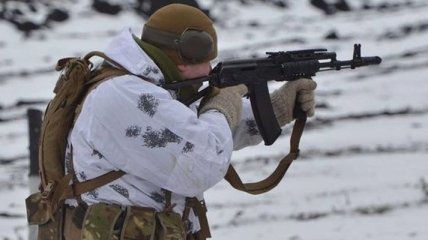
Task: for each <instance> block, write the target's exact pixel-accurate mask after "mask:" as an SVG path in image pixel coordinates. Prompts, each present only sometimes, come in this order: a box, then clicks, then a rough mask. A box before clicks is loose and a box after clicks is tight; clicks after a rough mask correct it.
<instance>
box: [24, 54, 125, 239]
mask: <svg viewBox="0 0 428 240" xmlns="http://www.w3.org/2000/svg"><path fill="white" fill-rule="evenodd" d="M93 56H98V57H101V58H103V59H104V60H107V61H108V62H110V63H112V64H114V65H115V66H116V67H112V66H110V65H109V66H105V67H101V68H100V69H94V67H93V63H92V62H91V61H90V58H91V57H93ZM55 69H56V70H57V71H62V74H61V75H60V76H59V78H58V80H57V83H56V86H55V88H54V93H55V96H54V98H53V99H52V100H51V101H50V102H49V104H48V106H47V108H46V111H45V116H44V119H43V122H42V127H41V134H40V144H39V174H40V179H41V183H40V187H39V189H40V192H37V193H34V194H32V195H30V196H29V197H28V198H27V199H26V206H27V218H28V219H27V220H28V223H29V224H37V225H39V236H40V234H43V236H46V237H47V238H48V239H56V238H55V237H56V236H58V232H57V231H58V229H60V228H58V227H60V224H61V221H60V220H61V215H62V214H61V206H62V205H63V203H64V201H65V199H68V198H75V197H77V196H80V195H81V194H82V193H85V192H88V191H91V190H93V189H95V188H97V187H100V186H102V185H105V184H107V183H109V182H111V181H113V180H115V179H117V178H119V177H121V176H122V175H123V174H124V172H122V171H112V172H109V173H106V174H104V175H102V176H99V177H97V178H95V179H92V180H88V181H85V182H73V184H71V185H70V183H71V180H72V179H73V175H74V174H73V173H69V174H66V175H65V172H64V163H65V148H66V144H67V137H68V134H69V132H70V130H71V129H72V127H73V124H74V121H75V120H76V118H77V116H78V114H79V112H80V109H81V105H82V103H83V101H84V98H85V97H86V95H87V94H88V93H89V92H90V91H91V90H92V89H94V88H95V87H96V86H98V85H99V84H100V83H102V82H103V81H105V80H108V79H110V78H112V77H115V76H120V75H124V74H130V73H129V72H128V71H127V70H126V69H125V68H124V67H122V66H121V65H120V64H118V63H116V62H115V61H114V60H112V59H110V58H109V57H107V56H106V55H105V54H103V53H102V52H97V51H94V52H90V53H88V54H86V55H85V56H84V57H83V58H63V59H60V60H59V61H58V63H57V65H56V68H55ZM49 236H51V237H49Z"/></svg>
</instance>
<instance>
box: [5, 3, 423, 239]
mask: <svg viewBox="0 0 428 240" xmlns="http://www.w3.org/2000/svg"><path fill="white" fill-rule="evenodd" d="M173 2H180V3H185V4H189V5H192V6H195V7H199V8H200V9H202V10H203V11H204V12H206V13H207V14H208V15H209V16H210V17H211V18H212V19H213V20H214V21H215V25H216V27H217V32H218V37H219V51H220V52H219V57H218V59H216V60H215V61H214V62H213V64H216V63H217V62H219V61H224V60H231V59H239V58H254V57H264V56H266V55H265V52H268V51H291V50H302V49H313V48H325V49H328V50H329V51H334V52H336V53H337V58H338V59H339V60H348V59H351V58H352V50H353V45H354V44H355V43H359V44H361V45H362V55H363V56H375V55H377V56H380V57H382V59H383V62H382V64H381V65H379V66H371V67H365V68H359V69H355V70H348V69H347V70H343V71H339V72H334V71H333V72H324V73H319V74H318V75H317V76H315V77H314V79H315V80H316V81H317V83H318V88H317V92H316V97H317V111H316V116H315V117H314V118H312V119H310V120H309V122H308V125H307V128H306V130H305V132H304V134H303V137H302V141H301V157H300V158H299V159H298V160H297V161H295V162H294V163H293V165H292V166H291V168H290V169H289V172H288V173H287V175H286V177H285V178H284V180H283V182H281V184H279V186H278V187H277V188H275V189H274V190H272V191H271V192H269V193H267V194H264V195H260V196H250V195H247V194H245V193H240V192H237V191H236V190H234V189H232V188H231V187H230V186H229V185H228V184H227V183H226V182H224V181H222V182H220V183H219V184H218V185H216V186H215V187H214V188H213V189H211V190H209V191H208V192H207V193H206V202H207V205H208V209H209V211H208V217H209V221H210V223H211V229H212V235H213V239H287V240H321V239H325V240H327V239H328V240H339V239H340V240H342V239H349V240H351V239H352V240H355V239H376V240H383V239H385V240H386V239H388V240H391V239H397V240H403V239H409V240H410V239H412V240H413V239H417V240H426V239H428V227H427V226H428V224H427V223H428V16H427V12H428V2H426V1H425V0H217V1H214V0H194V1H190V0H189V1H156V0H152V1H149V0H88V1H84V0H56V1H53V0H39V1H31V0H25V1H24V0H21V1H18V0H13V1H12V0H2V1H1V2H0V199H1V204H0V239H8V240H9V239H28V235H29V228H28V226H27V223H26V216H25V214H26V213H25V204H24V199H25V198H26V197H27V196H28V195H29V193H30V189H29V187H30V185H37V180H34V179H33V178H30V177H29V174H30V161H29V159H30V156H31V154H30V150H31V149H30V148H29V146H30V138H29V128H30V127H29V121H28V110H30V109H34V110H40V111H43V110H44V108H45V107H46V104H47V103H48V101H49V99H50V98H52V97H53V93H52V89H53V87H54V85H55V82H56V79H57V77H58V75H59V73H58V72H55V70H54V66H55V64H56V61H57V60H58V59H59V58H63V57H69V56H82V55H84V54H85V53H87V52H89V51H92V50H101V51H102V50H103V49H104V47H105V46H106V45H107V43H108V42H109V40H110V39H111V38H112V37H113V36H114V35H116V34H118V33H119V32H120V31H121V30H123V29H125V28H129V29H131V30H132V31H133V32H134V33H135V34H136V35H140V33H141V30H142V26H143V24H144V22H145V21H146V19H147V18H148V16H150V14H151V13H153V12H154V11H155V10H157V9H158V8H160V7H161V6H164V5H166V4H169V3H173ZM281 84H282V83H281V82H272V83H271V84H270V90H274V89H275V88H277V87H279V86H281ZM291 127H292V126H291V125H290V126H287V127H286V128H285V129H284V131H283V134H282V136H281V137H280V138H279V139H278V140H277V141H276V142H275V144H274V145H272V146H269V147H266V146H264V145H263V144H260V145H258V146H254V147H251V148H248V149H243V150H241V151H238V152H236V153H235V154H234V155H233V158H232V162H233V164H234V166H235V167H236V169H237V170H238V172H239V173H240V174H242V178H243V179H244V181H256V180H260V179H262V178H263V177H266V176H267V175H268V174H270V172H271V171H272V170H273V169H274V167H275V166H276V164H277V162H278V160H279V159H280V158H281V157H282V156H284V155H285V154H286V153H287V152H288V146H289V133H290V129H291Z"/></svg>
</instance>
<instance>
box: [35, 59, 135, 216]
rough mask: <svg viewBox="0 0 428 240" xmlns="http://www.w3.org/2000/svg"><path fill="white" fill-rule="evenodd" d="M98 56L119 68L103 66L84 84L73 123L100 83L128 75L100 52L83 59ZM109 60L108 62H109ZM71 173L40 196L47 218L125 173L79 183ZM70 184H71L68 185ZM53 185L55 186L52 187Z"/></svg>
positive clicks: (112, 172) (113, 172)
mask: <svg viewBox="0 0 428 240" xmlns="http://www.w3.org/2000/svg"><path fill="white" fill-rule="evenodd" d="M95 55H96V56H99V57H101V58H106V60H107V61H111V62H113V64H115V65H117V66H119V68H116V67H112V66H104V67H103V68H101V69H100V70H97V72H96V75H95V76H94V77H93V78H91V79H90V80H89V81H87V82H86V84H87V85H88V86H89V87H88V90H87V92H86V94H85V96H84V97H83V98H82V101H81V102H80V104H79V105H78V106H77V107H76V109H75V116H74V122H75V121H76V119H77V117H78V116H79V114H80V112H81V110H82V105H83V102H84V101H85V99H86V97H87V96H88V94H89V93H90V92H91V91H92V90H94V89H95V88H96V87H97V86H99V85H100V84H101V83H103V82H105V81H107V80H109V79H111V78H113V77H117V76H121V75H125V74H130V72H129V71H128V70H126V69H125V68H123V67H122V66H121V65H119V64H118V63H114V61H113V60H112V59H110V58H108V57H107V56H106V55H105V54H103V53H102V52H96V51H95V52H90V53H89V54H87V55H86V56H85V59H86V60H87V61H89V58H90V57H92V56H95ZM109 59H110V60H109ZM70 170H71V172H70V173H69V174H67V175H65V176H64V177H62V178H61V180H59V181H58V182H57V183H54V182H51V185H52V186H51V187H47V188H46V189H45V191H44V194H42V196H45V199H46V201H45V202H46V203H47V205H48V206H47V211H48V214H49V216H51V217H52V216H53V213H55V212H56V211H57V209H58V208H59V207H61V204H62V203H63V202H64V201H65V200H66V199H69V198H75V199H77V200H78V201H79V199H78V198H79V196H80V195H81V194H83V193H85V192H89V191H92V190H94V189H96V188H99V187H101V186H104V185H106V184H108V183H110V182H112V181H114V180H116V179H118V178H120V177H122V176H123V175H124V174H125V172H123V171H121V170H119V171H110V172H107V173H105V174H103V175H101V176H98V177H96V178H93V179H90V180H87V181H84V182H79V181H78V180H77V178H76V177H75V176H76V174H75V172H74V169H73V168H72V169H70ZM71 182H72V184H70V183H71ZM53 185H55V186H53ZM51 189H52V190H53V189H55V190H54V191H53V192H50V191H51Z"/></svg>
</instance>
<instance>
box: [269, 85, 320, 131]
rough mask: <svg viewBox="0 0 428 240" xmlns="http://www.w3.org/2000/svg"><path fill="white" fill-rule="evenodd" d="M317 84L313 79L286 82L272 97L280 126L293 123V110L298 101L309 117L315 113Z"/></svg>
mask: <svg viewBox="0 0 428 240" xmlns="http://www.w3.org/2000/svg"><path fill="white" fill-rule="evenodd" d="M316 87H317V84H316V82H315V81H313V80H312V79H307V78H301V79H298V80H296V81H290V82H286V83H285V84H284V85H282V86H281V87H280V88H279V89H277V90H275V91H274V92H273V93H272V94H271V95H270V98H271V101H272V107H273V111H274V113H275V116H276V119H277V120H278V123H279V125H280V126H284V125H285V124H287V123H289V122H291V121H293V119H294V117H293V110H294V105H295V101H296V96H297V101H298V103H299V104H300V106H301V108H302V110H303V111H304V112H305V113H306V115H307V116H308V117H312V116H313V115H314V113H315V94H314V90H315V88H316Z"/></svg>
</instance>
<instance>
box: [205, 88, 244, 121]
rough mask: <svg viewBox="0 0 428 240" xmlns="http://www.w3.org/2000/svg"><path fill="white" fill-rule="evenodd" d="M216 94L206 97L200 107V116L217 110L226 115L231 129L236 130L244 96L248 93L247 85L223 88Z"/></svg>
mask: <svg viewBox="0 0 428 240" xmlns="http://www.w3.org/2000/svg"><path fill="white" fill-rule="evenodd" d="M214 92H215V94H210V96H207V97H204V98H203V99H202V100H201V104H200V106H199V114H202V113H204V112H206V111H208V110H211V109H215V110H218V111H220V112H221V113H223V114H224V116H225V117H226V119H227V122H228V123H229V127H230V129H233V128H235V127H236V126H237V125H238V123H239V120H240V119H241V112H242V96H243V95H244V94H246V93H247V92H248V89H247V87H246V86H245V85H243V84H241V85H237V86H233V87H227V88H222V89H220V91H214Z"/></svg>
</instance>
